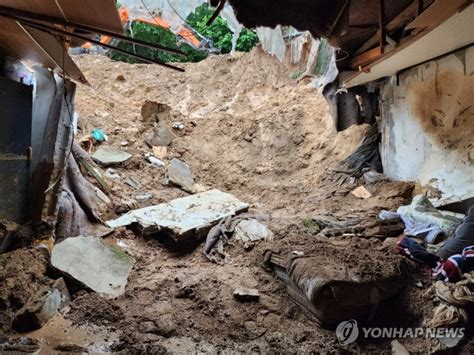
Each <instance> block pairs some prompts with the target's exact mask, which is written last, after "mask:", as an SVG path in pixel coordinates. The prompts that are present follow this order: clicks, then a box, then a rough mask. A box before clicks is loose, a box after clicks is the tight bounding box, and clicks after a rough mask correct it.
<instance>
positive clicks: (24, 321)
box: [12, 278, 71, 333]
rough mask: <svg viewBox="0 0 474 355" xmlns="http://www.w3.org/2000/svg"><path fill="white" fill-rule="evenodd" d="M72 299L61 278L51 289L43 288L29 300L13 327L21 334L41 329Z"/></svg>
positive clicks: (20, 311) (17, 315)
mask: <svg viewBox="0 0 474 355" xmlns="http://www.w3.org/2000/svg"><path fill="white" fill-rule="evenodd" d="M70 299H71V296H70V295H69V292H68V289H67V287H66V284H65V282H64V280H63V279H62V278H60V279H58V280H56V281H55V282H54V284H53V285H52V286H51V287H45V288H43V289H42V290H40V291H39V292H38V293H36V294H35V295H34V296H33V297H32V298H31V299H30V300H28V302H27V303H26V305H25V306H24V307H23V308H22V309H20V310H19V311H18V313H17V314H16V316H15V318H14V319H13V322H12V327H13V328H14V329H15V330H17V331H19V332H21V333H24V332H29V331H32V330H36V329H39V328H41V327H42V326H43V325H45V324H46V322H48V320H50V319H51V318H53V317H54V315H56V313H58V311H59V310H60V309H61V308H62V307H63V306H64V305H65V304H66V303H67V302H69V300H70Z"/></svg>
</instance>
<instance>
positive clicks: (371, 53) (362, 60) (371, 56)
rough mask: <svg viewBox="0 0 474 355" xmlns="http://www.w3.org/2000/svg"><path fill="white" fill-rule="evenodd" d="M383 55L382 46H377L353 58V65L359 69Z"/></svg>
mask: <svg viewBox="0 0 474 355" xmlns="http://www.w3.org/2000/svg"><path fill="white" fill-rule="evenodd" d="M382 55H383V51H382V47H376V48H374V49H371V50H368V51H367V52H364V53H362V54H359V55H358V56H356V57H354V58H352V60H351V67H352V68H354V69H358V68H359V67H361V66H364V65H367V64H369V63H371V62H373V61H375V60H377V59H378V58H380V57H381V56H382Z"/></svg>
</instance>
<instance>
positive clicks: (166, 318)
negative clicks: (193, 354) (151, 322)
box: [155, 314, 177, 338]
mask: <svg viewBox="0 0 474 355" xmlns="http://www.w3.org/2000/svg"><path fill="white" fill-rule="evenodd" d="M155 324H156V326H157V328H158V332H157V334H158V335H161V336H163V337H165V338H170V337H171V336H173V335H174V334H175V333H176V329H177V326H176V324H175V323H174V319H173V316H172V315H171V314H165V315H163V316H161V317H159V318H158V319H157V320H156V321H155Z"/></svg>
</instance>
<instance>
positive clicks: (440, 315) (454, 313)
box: [427, 303, 468, 328]
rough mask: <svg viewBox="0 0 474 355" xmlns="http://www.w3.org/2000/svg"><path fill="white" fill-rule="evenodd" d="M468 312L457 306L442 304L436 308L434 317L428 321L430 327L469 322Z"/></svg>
mask: <svg viewBox="0 0 474 355" xmlns="http://www.w3.org/2000/svg"><path fill="white" fill-rule="evenodd" d="M467 319H468V317H467V312H466V311H465V310H464V309H463V308H461V307H456V306H451V305H447V304H445V303H442V304H440V305H439V306H437V307H436V308H435V310H434V314H433V318H432V319H431V320H430V321H429V322H428V323H427V326H428V327H430V328H444V327H448V326H450V325H456V324H465V323H467Z"/></svg>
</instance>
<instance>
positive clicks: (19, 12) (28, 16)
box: [0, 6, 186, 55]
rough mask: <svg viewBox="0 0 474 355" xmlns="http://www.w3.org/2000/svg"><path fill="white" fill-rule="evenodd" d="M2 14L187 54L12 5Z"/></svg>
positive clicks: (2, 9) (3, 7)
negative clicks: (12, 6)
mask: <svg viewBox="0 0 474 355" xmlns="http://www.w3.org/2000/svg"><path fill="white" fill-rule="evenodd" d="M0 14H1V15H3V14H6V15H12V16H15V17H16V18H18V17H20V18H25V19H29V20H35V21H43V22H49V23H51V24H55V25H61V26H67V27H73V28H75V29H78V30H81V31H84V32H86V33H97V34H100V35H103V36H108V37H113V38H117V39H120V40H121V41H125V42H129V43H132V44H138V45H141V46H144V47H148V48H151V49H156V50H160V51H165V52H169V53H173V54H179V55H186V54H185V53H183V52H182V51H181V50H179V49H174V48H169V47H165V46H162V45H159V44H154V43H150V42H146V41H142V40H140V39H136V38H130V37H127V36H124V35H123V34H119V33H114V32H110V31H107V30H104V29H101V28H97V27H93V26H89V25H82V24H78V23H75V22H70V21H67V20H64V19H60V18H57V17H53V16H47V15H39V14H35V13H31V12H28V11H23V10H18V9H12V8H10V7H5V6H0ZM86 41H88V42H92V41H91V40H90V39H89V38H87V39H86Z"/></svg>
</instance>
